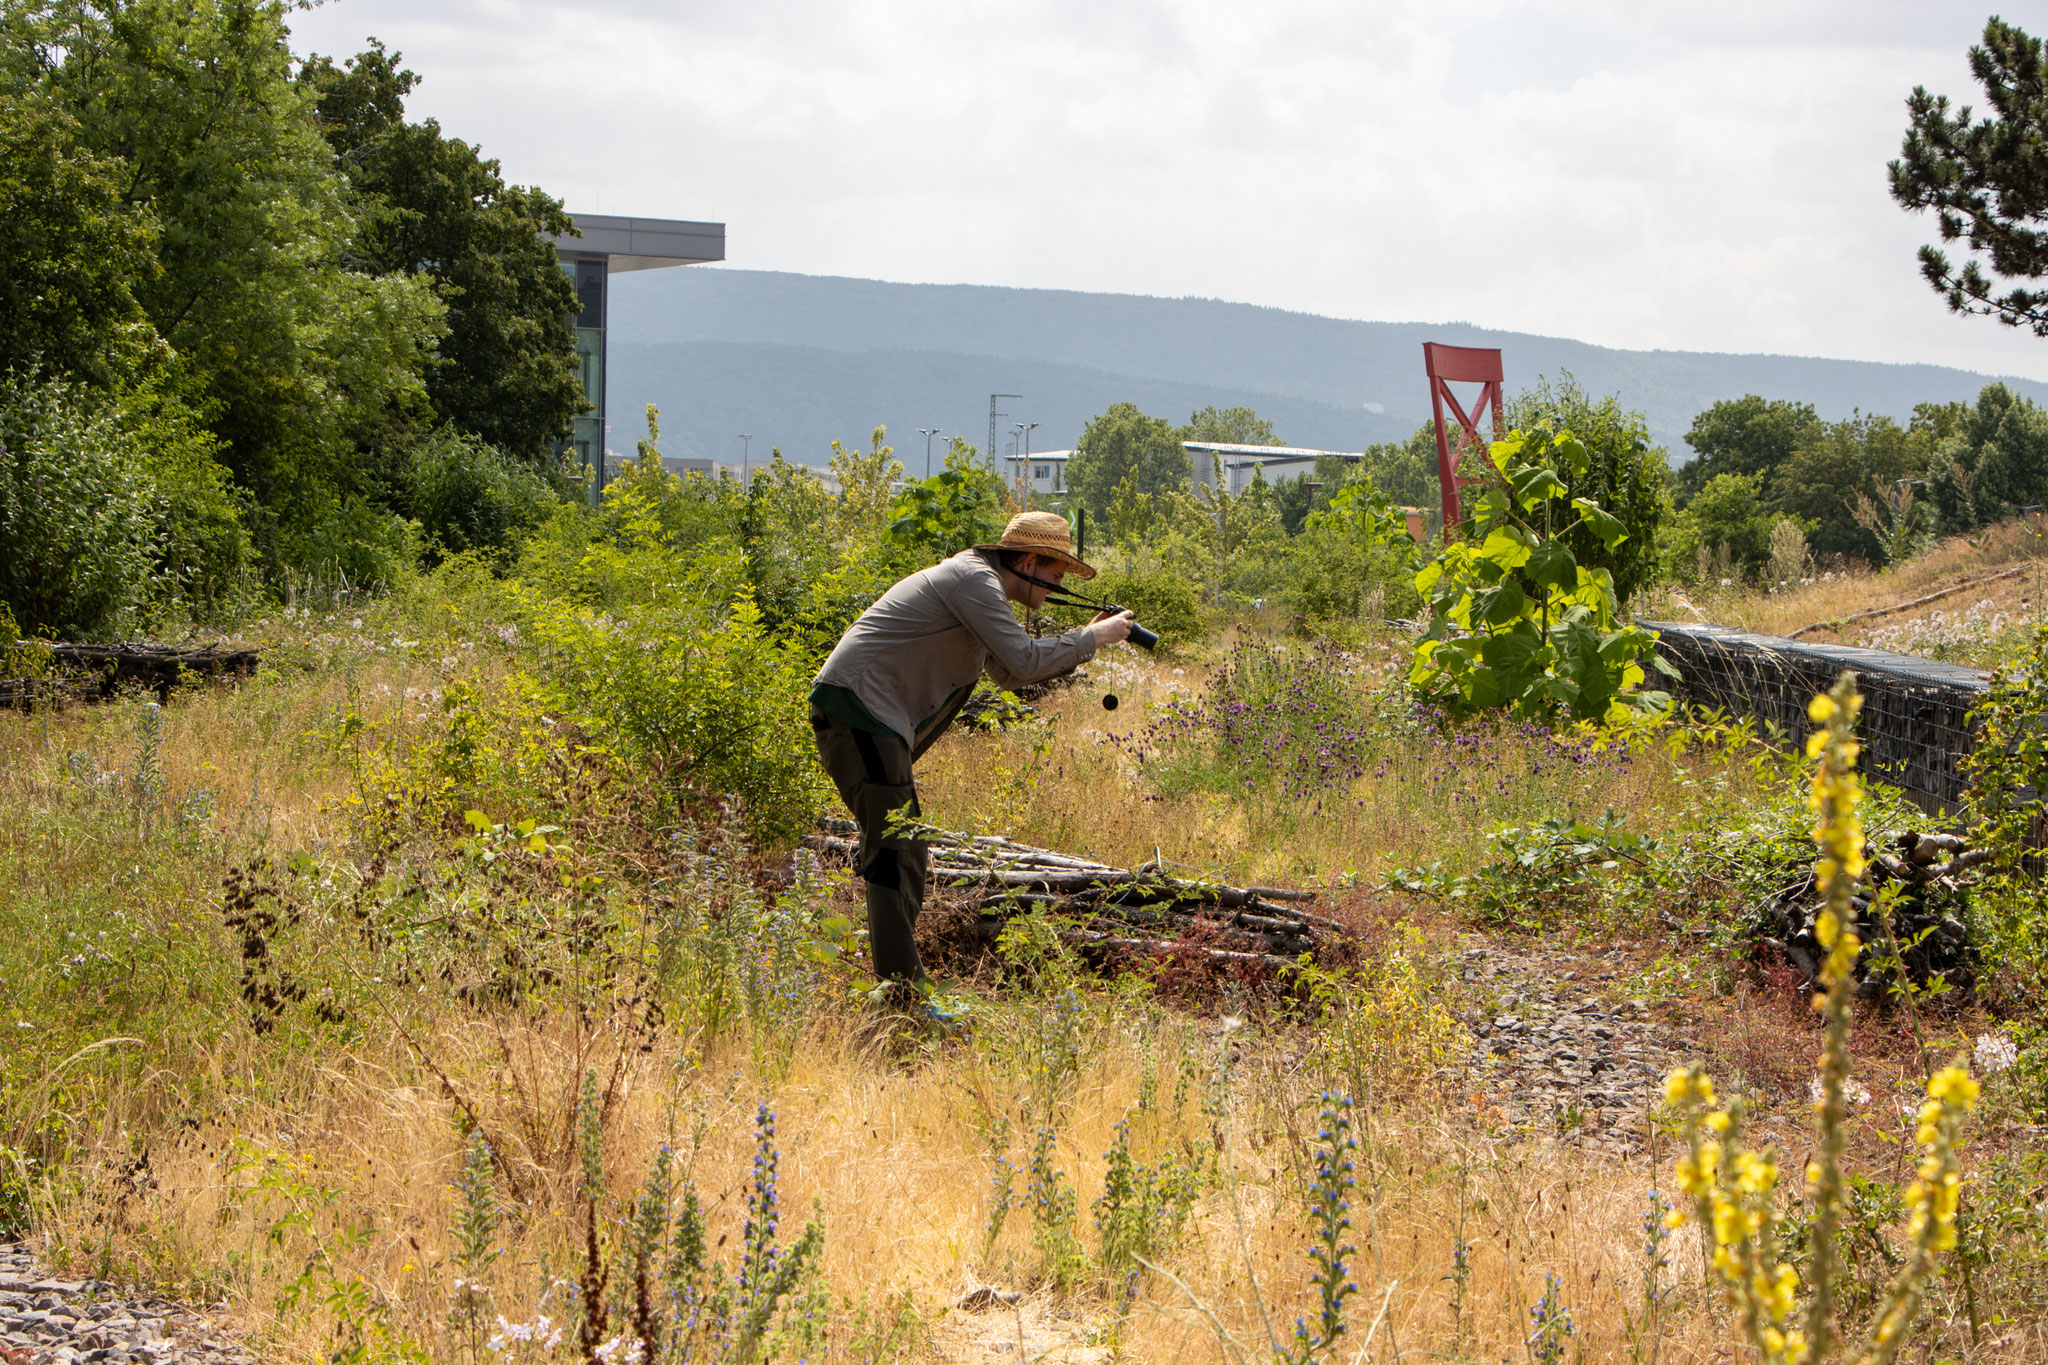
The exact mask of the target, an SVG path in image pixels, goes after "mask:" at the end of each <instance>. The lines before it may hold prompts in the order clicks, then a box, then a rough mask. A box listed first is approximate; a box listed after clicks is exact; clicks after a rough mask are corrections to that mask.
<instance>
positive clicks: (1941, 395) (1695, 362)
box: [610, 267, 2048, 463]
mask: <svg viewBox="0 0 2048 1365" xmlns="http://www.w3.org/2000/svg"><path fill="white" fill-rule="evenodd" d="M611 290H612V294H611V305H612V316H611V340H610V348H611V375H610V385H611V404H610V412H611V420H612V423H613V427H614V430H613V433H612V438H611V446H612V448H613V449H615V450H623V451H629V450H630V449H631V448H632V444H633V441H634V439H635V438H636V437H637V436H638V435H639V434H640V433H641V431H642V422H641V418H640V413H641V410H642V409H643V408H644V406H645V405H646V404H647V403H648V402H650V401H651V402H656V403H659V404H660V405H661V409H662V431H663V436H664V440H663V448H664V449H665V450H666V451H668V452H669V453H671V454H702V453H709V454H715V455H718V456H719V457H720V458H731V457H733V456H736V455H737V454H738V440H737V433H738V432H742V431H746V432H749V433H751V434H752V435H753V437H754V443H753V449H754V451H755V452H757V453H765V451H766V449H767V447H768V446H769V445H774V444H780V445H781V446H782V447H783V450H784V453H785V454H787V455H788V456H789V457H790V458H792V459H796V460H799V461H801V462H805V463H821V462H822V461H823V460H824V459H825V458H826V454H827V452H826V451H825V449H824V447H823V446H822V445H821V444H820V442H821V441H823V440H829V439H830V437H831V436H839V437H842V438H844V439H847V440H860V441H863V442H865V440H866V438H867V434H868V432H869V430H870V429H871V428H873V427H874V426H876V425H878V424H882V425H886V426H888V427H889V431H890V439H891V441H892V443H893V444H895V445H896V446H897V449H898V451H899V453H903V452H907V451H909V450H910V448H911V446H912V445H916V446H918V447H920V449H919V450H918V452H917V454H918V458H919V461H920V462H921V460H922V449H921V447H922V445H923V441H922V438H920V437H918V436H917V431H916V429H917V428H918V427H922V426H932V425H937V426H939V427H940V428H942V430H944V431H945V432H946V433H947V435H948V436H950V435H951V434H952V433H954V432H956V431H957V432H960V433H962V434H964V435H966V436H967V437H968V438H969V439H970V440H972V441H974V443H975V444H976V445H982V444H985V443H986V441H987V429H988V395H989V394H990V393H991V392H1002V391H1007V392H1015V393H1020V394H1022V395H1023V399H1022V400H1021V401H1011V402H1007V403H1006V404H1005V405H1004V406H1005V407H1006V409H1007V411H1008V413H1009V418H1008V419H1006V421H1005V422H1004V423H1003V428H1004V429H1003V431H1002V433H1001V438H1000V440H999V444H1007V442H1008V440H1009V437H1010V433H1009V431H1008V421H1009V420H1023V421H1035V422H1038V423H1039V424H1040V425H1039V427H1038V429H1037V430H1035V431H1034V432H1032V434H1031V444H1032V448H1033V449H1040V450H1044V449H1053V448H1063V447H1069V446H1072V445H1073V444H1074V440H1075V438H1076V437H1077V436H1079V434H1080V430H1081V426H1082V424H1083V423H1085V422H1086V420H1087V419H1088V417H1090V416H1092V415H1093V414H1094V413H1096V412H1099V411H1101V410H1102V409H1103V408H1104V407H1106V406H1107V405H1108V403H1110V402H1115V401H1119V400H1121V399H1129V400H1130V401H1132V402H1136V403H1138V404H1139V405H1140V406H1141V407H1145V408H1146V409H1147V410H1148V411H1152V412H1155V413H1156V414H1157V415H1159V416H1163V417H1167V418H1170V419H1172V420H1174V421H1184V420H1186V417H1187V414H1188V413H1189V412H1191V411H1193V410H1194V409H1195V408H1198V407H1201V406H1204V405H1206V404H1210V403H1214V404H1216V405H1217V406H1219V407H1227V406H1232V405H1236V404H1244V405H1247V406H1251V407H1255V408H1257V409H1258V410H1259V412H1260V413H1261V414H1262V415H1264V416H1267V417H1270V418H1272V419H1273V421H1274V428H1275V430H1276V431H1277V432H1278V433H1279V435H1280V436H1281V437H1282V438H1283V439H1285V440H1287V441H1289V442H1290V443H1293V444H1298V445H1313V446H1322V447H1325V448H1330V449H1356V448H1357V447H1359V446H1361V445H1365V444H1368V443H1370V442H1373V441H1385V440H1394V439H1398V438H1400V437H1402V436H1405V435H1407V434H1408V433H1409V432H1411V431H1413V430H1414V429H1415V428H1416V426H1417V425H1419V424H1420V423H1422V422H1424V421H1426V420H1428V417H1429V391H1428V384H1427V381H1426V379H1425V378H1424V375H1423V370H1422V343H1423V342H1424V341H1441V342H1447V343H1449V344H1452V345H1458V346H1497V347H1499V348H1500V349H1501V352H1502V359H1503V362H1504V365H1505V370H1506V375H1507V383H1508V389H1509V391H1510V393H1512V392H1514V391H1515V390H1517V389H1519V388H1522V387H1524V386H1526V385H1528V384H1530V383H1533V382H1534V381H1535V380H1536V379H1538V378H1539V377H1542V376H1548V377H1552V378H1555V377H1556V376H1558V375H1559V374H1561V373H1564V372H1567V371H1569V372H1570V373H1571V374H1572V375H1573V376H1574V377H1575V378H1577V380H1578V381H1579V383H1580V384H1582V385H1583V386H1584V387H1585V388H1586V389H1587V390H1588V391H1589V392H1592V393H1594V394H1607V393H1614V394H1619V395H1620V396H1621V398H1622V400H1623V401H1624V402H1625V403H1626V404H1627V405H1628V406H1630V407H1633V408H1636V409H1639V410H1641V411H1642V412H1643V413H1644V415H1645V416H1646V417H1647V419H1648V421H1649V425H1650V429H1651V431H1652V432H1653V433H1655V434H1656V436H1657V438H1658V439H1659V440H1660V441H1661V442H1663V444H1664V445H1665V446H1666V447H1667V449H1669V450H1670V452H1671V454H1672V458H1673V459H1674V461H1683V460H1685V459H1688V458H1690V457H1691V454H1692V452H1691V449H1690V447H1687V446H1686V445H1685V444H1684V440H1683V437H1684V434H1685V432H1686V430H1687V429H1688V428H1689V427H1690V426H1691V425H1692V421H1693V418H1694V417H1695V416H1697V415H1698V414H1699V413H1700V412H1701V411H1703V410H1705V409H1706V408H1707V407H1709V406H1711V405H1712V404H1713V403H1715V402H1717V401H1719V400H1721V399H1724V398H1736V397H1740V396H1741V395H1743V394H1746V393H1757V394H1762V395H1763V396H1764V397H1766V398H1786V399H1794V400H1799V401H1804V402H1810V403H1812V404H1813V405H1814V406H1815V407H1816V408H1817V409H1818V410H1819V411H1820V414H1821V416H1822V417H1824V418H1828V419H1830V420H1836V419H1840V418H1844V417H1847V416H1849V415H1850V414H1851V412H1853V411H1858V410H1860V411H1862V412H1866V413H1882V414H1886V415H1889V416H1891V417H1895V418H1897V419H1899V420H1901V421H1904V420H1905V419H1906V418H1908V417H1910V416H1911V415H1912V409H1913V405H1914V404H1915V403H1921V402H1949V401H1953V400H1959V399H1970V398H1974V397H1975V396H1976V395H1977V392H1978V391H1979V390H1980V389H1982V388H1983V387H1984V385H1985V384H1987V383H1990V382H1992V380H1993V378H1998V376H1990V375H1983V374H1976V373H1972V372H1970V371H1967V370H1960V369H1953V368H1949V367H1946V366H1940V365H1892V364H1879V363H1875V362H1870V361H1856V360H1826V359H1818V358H1814V357H1808V356H1770V355H1724V354H1717V353H1712V352H1704V351H1625V350H1617V349H1614V348H1611V347H1605V346H1594V345H1590V344H1588V343H1586V342H1580V341H1571V340H1567V339H1563V338H1558V337H1543V336H1535V335H1531V334H1528V333H1521V332H1505V331H1498V330H1494V329H1489V328H1482V327H1475V326H1471V325H1469V324H1466V323H1419V322H1365V321H1355V320H1349V319H1343V318H1331V317H1321V316H1317V315H1315V314H1310V313H1293V312H1288V311H1286V310H1284V309H1279V308H1266V307H1260V306H1258V305H1254V304H1244V303H1225V302H1221V301H1219V300H1214V299H1193V298H1184V299H1168V298H1153V297H1147V296H1142V295H1131V294H1090V293H1081V292H1077V291H1073V290H1058V289H1013V288H1004V287H997V286H990V285H962V284H954V285H938V284H897V283H891V282H889V281H884V280H861V279H850V278H845V277H840V276H828V275H797V274H788V273H782V272H775V271H759V270H735V269H729V268H724V267H691V268H689V269H680V270H656V271H644V272H634V273H629V274H624V275H620V276H617V277H615V278H614V279H613V281H612V285H611ZM2004 382H2005V383H2007V384H2008V385H2010V386H2011V387H2012V388H2013V389H2014V390H2015V391H2016V392H2019V393H2022V394H2025V395H2026V396H2027V397H2029V398H2032V399H2034V400H2035V401H2037V402H2043V403H2048V384H2042V383H2039V382H2036V381H2033V380H2026V379H2016V378H2009V377H2007V378H2004ZM1368 405H1374V406H1368ZM1375 406H1376V407H1377V408H1378V409H1379V410H1378V411H1375V410H1374V407H1375ZM685 447H688V448H687V449H686V448H685Z"/></svg>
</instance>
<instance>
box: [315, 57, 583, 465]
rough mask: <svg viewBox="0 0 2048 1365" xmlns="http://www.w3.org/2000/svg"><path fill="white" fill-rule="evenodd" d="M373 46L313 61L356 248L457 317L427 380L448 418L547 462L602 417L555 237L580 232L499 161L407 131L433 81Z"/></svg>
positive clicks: (426, 128) (420, 127)
mask: <svg viewBox="0 0 2048 1365" xmlns="http://www.w3.org/2000/svg"><path fill="white" fill-rule="evenodd" d="M399 61H400V57H399V55H398V54H396V53H387V52H386V51H385V50H384V45H383V44H382V43H378V42H375V41H373V42H372V43H371V45H370V48H369V49H368V50H367V51H365V52H362V53H359V54H358V55H356V56H355V57H352V58H350V59H349V61H348V63H347V65H346V66H336V65H335V64H334V63H333V62H332V61H330V60H328V59H327V58H325V57H315V58H312V59H311V60H309V61H308V62H307V63H306V64H305V66H304V67H303V68H301V70H300V72H299V81H300V83H301V84H302V85H304V86H306V87H308V88H310V89H311V90H312V91H314V92H315V94H316V95H317V103H316V105H315V108H316V110H317V112H318V116H319V121H320V128H321V131H322V132H323V133H324V134H325V136H326V138H327V142H328V144H329V145H330V146H332V147H333V149H334V153H335V156H336V158H337V160H338V161H339V163H340V165H341V167H342V168H343V170H344V171H345V172H346V173H347V175H348V178H349V181H350V183H351V184H352V185H353V186H354V188H355V191H356V194H357V196H358V207H357V212H358V215H359V217H358V222H357V227H356V234H355V237H354V239H353V240H352V241H351V242H350V244H349V251H350V254H351V256H352V258H353V259H354V260H355V261H357V262H359V263H360V268H364V269H367V270H369V271H370V272H371V273H373V274H377V275H402V274H406V273H415V274H418V275H422V276H424V277H426V279H427V280H429V281H430V282H431V284H432V287H433V290H434V293H435V294H436V296H437V297H439V298H440V300H441V301H442V303H443V305H444V306H445V308H446V310H447V327H448V331H447V335H446V336H445V337H443V338H442V340H441V342H440V345H439V347H438V361H437V363H436V364H435V365H434V367H433V368H432V369H431V370H430V371H429V372H428V374H427V381H426V383H427V393H428V395H429V396H430V397H431V398H432V400H433V404H434V411H435V414H436V416H438V417H439V418H440V419H441V420H443V421H445V422H449V423H451V424H453V425H454V426H455V427H456V428H457V429H458V430H461V431H465V432H468V433H470V434H472V435H474V436H477V437H480V438H482V439H483V440H484V441H486V442H488V443H490V444H491V445H494V446H496V447H497V448H498V449H500V450H503V451H505V452H507V453H508V454H511V455H514V456H517V457H518V458H520V459H523V460H526V461H529V462H532V463H542V462H545V461H547V460H548V459H549V458H550V457H551V455H552V453H553V450H554V448H555V445H556V443H557V442H558V441H560V440H562V439H563V438H565V437H566V436H567V435H568V432H569V419H570V418H571V417H573V416H575V414H576V413H578V412H581V411H582V410H583V409H584V408H585V407H587V406H588V403H587V401H586V399H585V398H584V394H583V386H582V383H581V381H580V380H579V379H578V377H577V363H576V329H575V323H574V316H575V313H576V306H577V305H576V292H575V289H574V287H573V286H572V285H571V284H570V283H569V279H568V276H567V275H566V274H564V273H563V271H562V270H561V268H560V267H559V266H558V265H557V264H556V261H555V248H554V246H553V244H552V242H551V241H550V236H551V235H552V234H558V233H566V232H571V231H573V230H574V229H573V225H572V223H571V222H570V219H569V215H568V214H567V213H566V212H565V211H564V210H563V208H562V205H561V203H560V202H559V201H557V200H555V199H552V198H550V197H549V196H547V195H546V194H543V193H542V192H541V191H539V190H537V189H531V188H527V187H524V186H518V185H510V186H508V185H506V184H505V182H504V180H503V179H502V177H501V176H500V174H499V168H498V163H497V162H496V161H487V160H485V159H484V158H483V157H482V156H480V155H479V154H478V152H477V150H476V149H475V148H473V147H471V146H470V145H469V144H467V143H465V142H462V141H461V140H459V139H456V138H450V137H445V136H443V135H442V133H441V128H440V125H439V124H438V123H437V122H435V121H434V120H433V119H428V120H426V121H425V122H423V123H407V122H405V119H404V105H405V97H406V96H407V95H408V94H409V93H411V91H412V89H413V88H414V86H415V85H417V84H418V82H419V77H418V76H417V75H415V74H414V73H413V72H411V71H407V70H404V69H402V68H400V67H399V65H398V63H399Z"/></svg>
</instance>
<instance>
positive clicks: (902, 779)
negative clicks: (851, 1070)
mask: <svg viewBox="0 0 2048 1365" xmlns="http://www.w3.org/2000/svg"><path fill="white" fill-rule="evenodd" d="M811 733H812V734H813V735H815V736H816V737H817V741H818V757H819V758H821V759H823V760H824V763H825V771H826V772H827V773H828V774H830V776H831V778H832V782H833V785H835V786H836V787H838V788H839V796H840V799H842V800H844V801H845V802H846V808H847V809H848V810H850V811H852V812H853V818H854V822H855V823H856V824H858V825H859V826H860V852H859V853H858V854H856V855H855V864H856V866H857V867H858V868H859V870H860V875H861V880H862V881H864V882H865V883H866V884H867V895H868V949H869V951H870V952H871V953H873V954H874V959H875V975H876V976H879V977H882V978H884V979H891V978H893V979H896V980H901V981H914V980H916V979H917V978H918V977H920V976H923V975H924V967H923V964H921V963H920V962H919V961H918V960H917V940H916V937H915V932H916V929H917V916H918V912H919V911H920V910H922V909H923V908H924V887H925V878H926V873H927V868H928V865H929V859H928V857H927V855H926V852H925V845H924V844H923V843H922V842H921V841H919V840H917V839H914V838H910V837H908V836H905V835H891V834H889V833H888V832H887V824H888V820H889V816H890V814H891V813H892V812H894V811H908V812H909V813H910V814H911V815H916V814H918V808H917V782H916V779H915V778H913V777H912V776H911V773H910V746H909V745H908V744H905V743H904V742H903V741H902V740H900V739H898V738H897V737H896V736H894V735H877V734H871V733H869V732H868V731H866V730H856V729H854V728H853V727H852V726H850V725H848V724H847V723H846V722H844V721H842V720H840V719H838V718H837V717H835V716H829V715H827V714H825V712H823V711H821V710H819V709H818V708H817V707H815V706H814V707H812V708H811Z"/></svg>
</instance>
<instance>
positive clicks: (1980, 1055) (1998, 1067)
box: [1971, 1033, 2020, 1076]
mask: <svg viewBox="0 0 2048 1365" xmlns="http://www.w3.org/2000/svg"><path fill="white" fill-rule="evenodd" d="M1971 1054H1972V1055H1973V1056H1974V1057H1975V1058H1976V1060H1977V1070H1978V1071H1979V1072H1981V1073H1983V1074H1984V1075H1987V1076H1988V1075H1990V1074H1992V1073H1993V1072H1995V1071H2003V1070H2005V1069H2006V1068H2007V1067H2009V1066H2011V1065H2012V1064H2013V1063H2014V1062H2017V1061H2018V1060H2019V1059H2020V1049H2019V1044H2017V1043H2015V1042H2013V1040H2012V1039H2010V1038H2008V1037H2006V1036H2005V1035H2004V1034H2002V1033H1980V1034H1978V1035H1977V1045H1976V1047H1975V1048H1973V1049H1972V1050H1971Z"/></svg>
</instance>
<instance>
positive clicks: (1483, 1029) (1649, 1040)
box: [1457, 939, 1702, 1155]
mask: <svg viewBox="0 0 2048 1365" xmlns="http://www.w3.org/2000/svg"><path fill="white" fill-rule="evenodd" d="M1458 974H1459V976H1460V977H1461V979H1462V981H1463V985H1464V990H1463V992H1462V994H1463V996H1464V1002H1465V1003H1463V1004H1462V1005H1461V1006H1460V1008H1459V1010H1458V1013H1459V1019H1460V1022H1462V1023H1463V1024H1464V1025H1465V1027H1466V1028H1467V1029H1469V1030H1471V1032H1472V1035H1473V1038H1474V1047H1473V1049H1472V1052H1471V1055H1470V1056H1469V1057H1468V1058H1466V1059H1465V1062H1464V1065H1463V1066H1462V1067H1461V1068H1458V1069H1457V1070H1458V1071H1459V1072H1460V1073H1461V1074H1462V1078H1463V1079H1464V1080H1465V1081H1466V1082H1468V1083H1469V1084H1470V1086H1471V1087H1472V1091H1473V1093H1474V1094H1475V1096H1482V1097H1484V1101H1485V1103H1486V1104H1488V1105H1492V1106H1497V1107H1498V1110H1499V1112H1500V1113H1501V1114H1502V1115H1503V1116H1504V1117H1505V1119H1506V1120H1507V1121H1508V1122H1510V1123H1513V1124H1516V1125H1522V1126H1527V1127H1529V1128H1531V1129H1534V1130H1538V1131H1542V1130H1546V1129H1547V1130H1551V1131H1554V1132H1555V1133H1556V1135H1557V1137H1558V1139H1559V1140H1560V1141H1564V1142H1570V1143H1574V1144H1577V1145H1580V1146H1584V1147H1586V1148H1589V1149H1591V1150H1595V1151H1607V1152H1613V1153H1615V1154H1617V1155H1630V1154H1634V1153H1638V1152H1644V1151H1647V1150H1648V1149H1649V1146H1650V1131H1651V1130H1650V1122H1651V1115H1652V1114H1653V1113H1654V1111H1655V1110H1656V1109H1657V1107H1658V1106H1659V1105H1661V1104H1662V1103H1663V1099H1664V1078H1665V1076H1666V1075H1668V1074H1669V1073H1670V1071H1671V1069H1672V1068H1673V1067H1675V1066H1684V1065H1686V1064H1688V1063H1690V1062H1694V1061H1698V1060H1700V1059H1701V1056H1702V1050H1701V1049H1700V1047H1699V1045H1698V1044H1697V1043H1696V1042H1695V1041H1694V1040H1693V1039H1691V1038H1687V1037H1685V1036H1683V1035H1682V1033H1678V1032H1674V1030H1673V1029H1672V1028H1671V1026H1670V1025H1668V1024H1666V1023H1663V1022H1660V1021H1659V1020H1657V1019H1656V1018H1655V1017H1654V1016H1653V1015H1652V1013H1651V1010H1650V1007H1649V1004H1648V1002H1646V1001H1644V1000H1642V999H1640V998H1628V997H1623V996H1621V995H1619V994H1618V992H1617V990H1616V986H1615V983H1616V982H1619V981H1621V980H1623V979H1625V973H1624V972H1623V971H1622V970H1621V969H1620V967H1619V965H1618V964H1616V963H1615V962H1613V961H1610V960H1607V959H1603V958H1599V957H1595V956H1592V955H1590V954H1587V953H1581V952H1573V951H1569V950H1561V949H1552V948H1540V947H1537V946H1534V945H1522V944H1515V943H1505V942H1489V943H1482V942H1481V941H1479V940H1477V939H1473V940H1468V946H1466V947H1465V949H1464V950H1463V954H1462V957H1461V959H1460V961H1459V965H1458Z"/></svg>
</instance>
